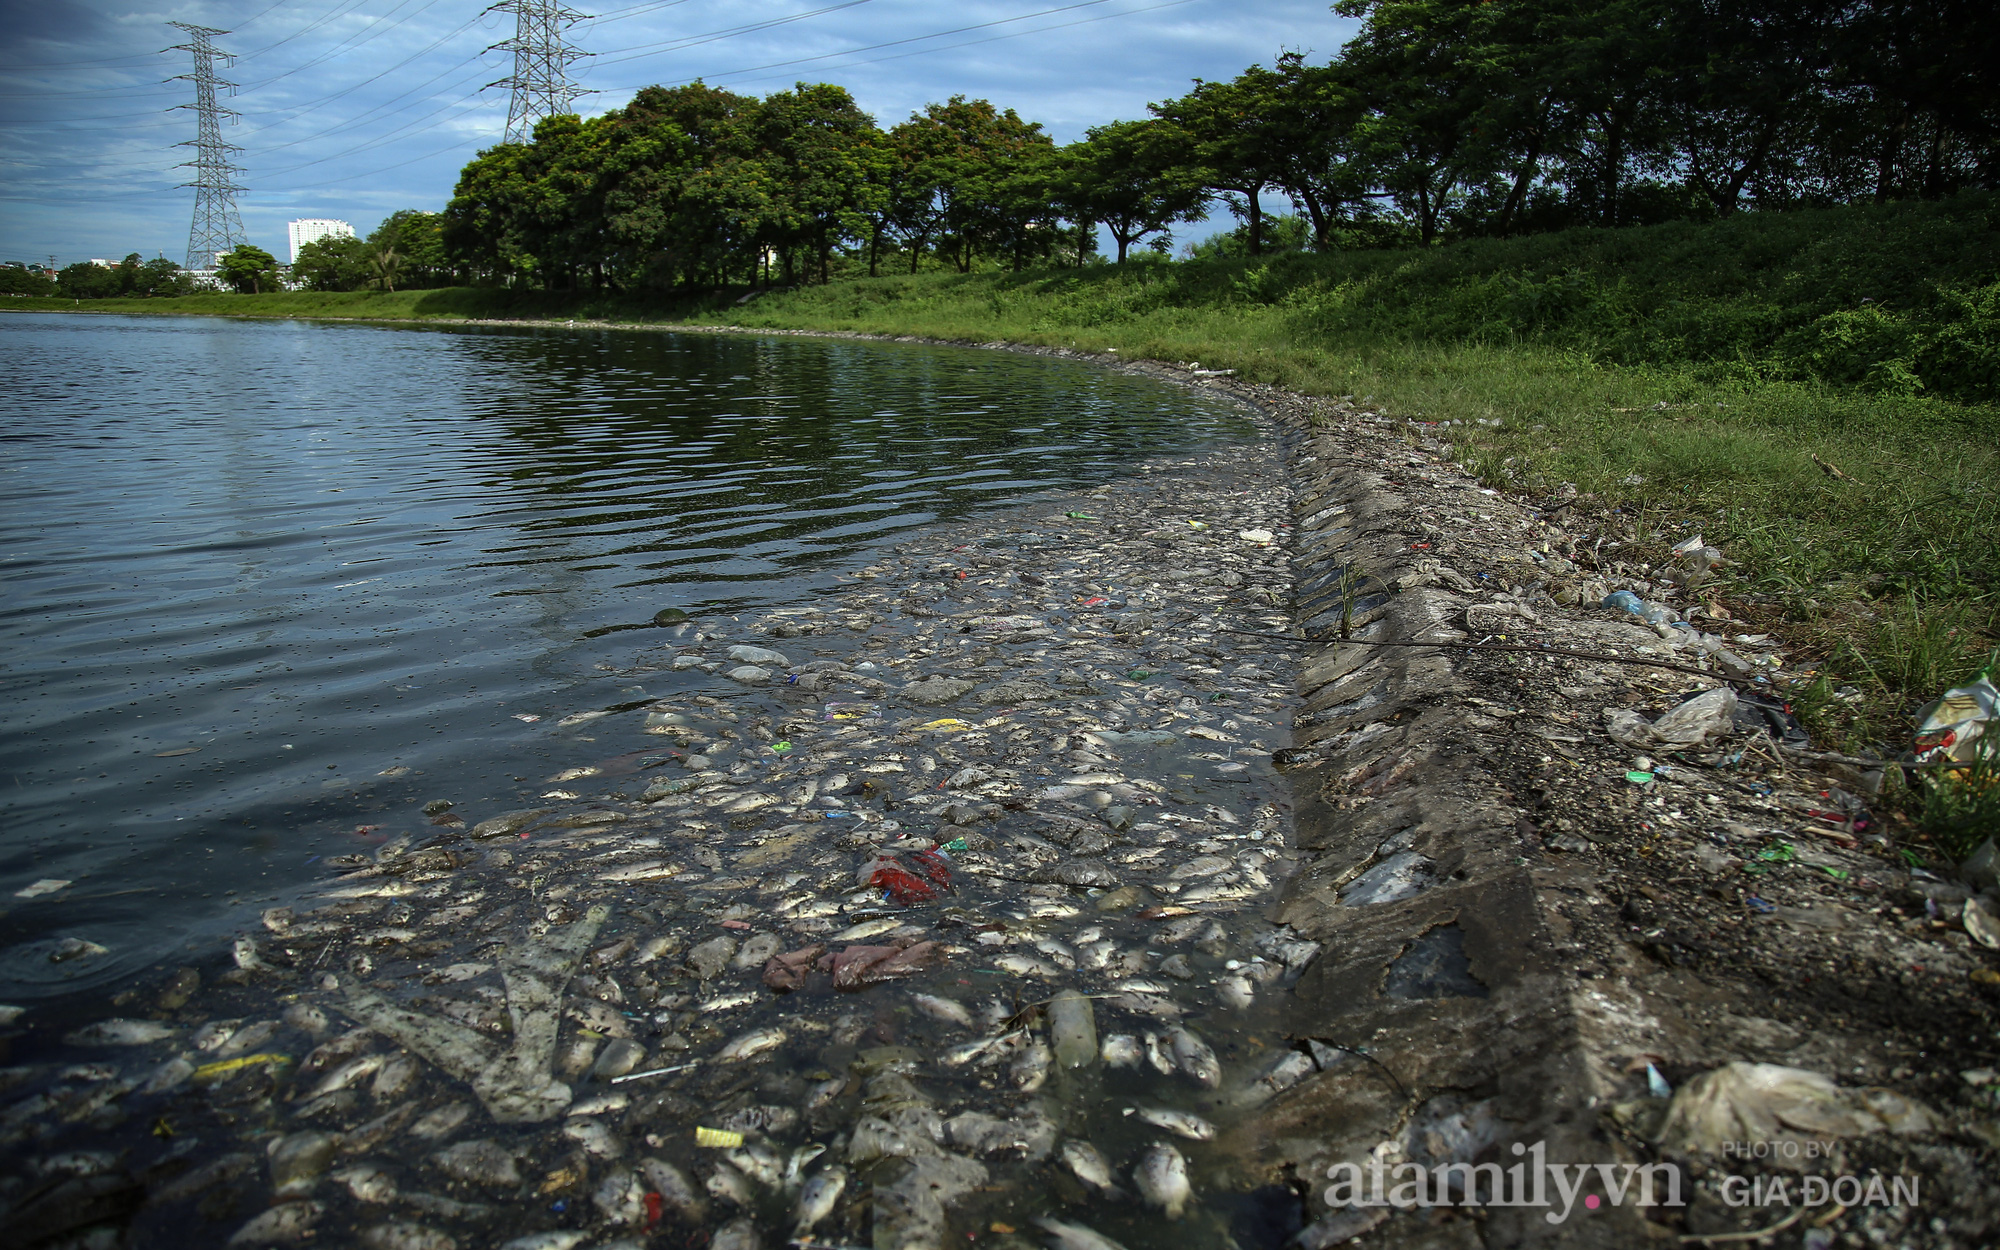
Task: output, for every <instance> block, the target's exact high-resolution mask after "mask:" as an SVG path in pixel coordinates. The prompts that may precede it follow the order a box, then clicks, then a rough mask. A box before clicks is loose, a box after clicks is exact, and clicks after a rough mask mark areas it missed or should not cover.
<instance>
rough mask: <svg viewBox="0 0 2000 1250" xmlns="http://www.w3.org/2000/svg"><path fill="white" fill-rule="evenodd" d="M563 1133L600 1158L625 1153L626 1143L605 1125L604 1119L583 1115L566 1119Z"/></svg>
mask: <svg viewBox="0 0 2000 1250" xmlns="http://www.w3.org/2000/svg"><path fill="white" fill-rule="evenodd" d="M562 1135H563V1136H564V1137H567V1138H569V1139H570V1140H571V1141H573V1142H575V1143H576V1144H577V1145H579V1146H581V1147H583V1149H584V1151H585V1153H587V1154H592V1155H595V1156H597V1157H598V1158H600V1159H616V1158H617V1157H618V1156H619V1155H622V1154H624V1153H625V1146H624V1143H622V1142H620V1141H619V1140H618V1137H617V1135H616V1134H614V1133H612V1131H611V1130H610V1129H608V1128H606V1127H604V1121H602V1120H593V1119H590V1118H588V1117H583V1118H579V1119H572V1120H569V1121H566V1122H565V1123H564V1124H563V1126H562Z"/></svg>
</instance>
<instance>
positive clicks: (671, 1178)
mask: <svg viewBox="0 0 2000 1250" xmlns="http://www.w3.org/2000/svg"><path fill="white" fill-rule="evenodd" d="M639 1174H640V1175H641V1176H643V1177H645V1178H646V1184H647V1185H648V1186H650V1187H651V1189H652V1191H653V1192H654V1193H656V1194H658V1195H660V1197H661V1199H663V1200H664V1201H665V1202H666V1204H667V1205H668V1206H670V1207H673V1208H674V1209H675V1210H677V1211H679V1212H681V1214H683V1215H685V1216H687V1217H688V1218H689V1219H690V1220H693V1221H694V1222H695V1223H697V1224H699V1223H701V1222H702V1221H704V1220H706V1219H707V1218H708V1199H706V1198H704V1197H702V1196H701V1191H700V1190H698V1189H696V1188H695V1187H694V1182H693V1181H692V1180H690V1179H688V1174H687V1173H686V1172H683V1171H681V1170H680V1169H679V1168H677V1167H675V1166H674V1165H673V1164H671V1163H668V1162H667V1161H666V1160H664V1159H652V1158H647V1159H641V1160H639Z"/></svg>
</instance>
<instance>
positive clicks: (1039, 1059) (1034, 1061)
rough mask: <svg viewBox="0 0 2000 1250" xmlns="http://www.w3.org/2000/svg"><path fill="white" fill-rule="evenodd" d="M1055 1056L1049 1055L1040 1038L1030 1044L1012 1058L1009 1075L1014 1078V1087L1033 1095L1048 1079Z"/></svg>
mask: <svg viewBox="0 0 2000 1250" xmlns="http://www.w3.org/2000/svg"><path fill="white" fill-rule="evenodd" d="M1054 1062H1055V1056H1054V1055H1052V1054H1050V1053H1049V1047H1048V1044H1047V1043H1046V1042H1044V1041H1042V1039H1040V1038H1036V1039H1035V1040H1034V1041H1033V1042H1030V1043H1029V1044H1028V1046H1027V1048H1026V1049H1025V1050H1023V1051H1022V1052H1021V1053H1020V1054H1018V1055H1016V1056H1014V1063H1013V1066H1012V1067H1011V1068H1010V1070H1009V1075H1011V1076H1012V1077H1013V1078H1014V1087H1015V1088H1016V1089H1018V1090H1020V1091H1021V1092H1023V1093H1033V1092H1034V1091H1036V1090H1038V1089H1040V1088H1041V1087H1042V1085H1043V1083H1045V1082H1046V1081H1047V1080H1048V1079H1049V1067H1050V1065H1051V1064H1053V1063H1054Z"/></svg>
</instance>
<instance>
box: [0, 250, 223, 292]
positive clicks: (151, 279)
mask: <svg viewBox="0 0 2000 1250" xmlns="http://www.w3.org/2000/svg"><path fill="white" fill-rule="evenodd" d="M193 290H194V280H193V279H192V278H189V277H188V276H187V275H186V274H183V273H182V272H181V267H180V266H179V265H176V264H175V263H174V262H172V261H170V260H167V259H166V258H164V257H155V258H154V259H152V260H142V259H140V256H139V253H137V252H133V253H132V254H130V255H129V256H127V257H126V258H125V259H124V260H121V261H119V262H118V263H117V264H115V265H100V264H98V263H97V262H95V261H78V262H77V263H76V264H74V265H66V266H64V267H63V268H62V269H60V270H58V271H57V272H56V274H55V276H54V277H53V278H51V277H50V276H49V274H48V273H47V272H46V271H44V270H42V269H39V268H30V267H26V266H21V265H6V266H0V295H61V296H64V297H66V298H68V299H116V298H119V297H124V298H128V299H129V298H143V297H146V296H161V297H166V296H173V295H186V294H188V293H190V292H191V291H193Z"/></svg>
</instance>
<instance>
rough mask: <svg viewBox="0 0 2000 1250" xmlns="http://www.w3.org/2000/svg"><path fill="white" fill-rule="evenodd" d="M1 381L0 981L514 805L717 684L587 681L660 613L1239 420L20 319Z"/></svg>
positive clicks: (794, 580) (721, 601)
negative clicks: (426, 821) (587, 721)
mask: <svg viewBox="0 0 2000 1250" xmlns="http://www.w3.org/2000/svg"><path fill="white" fill-rule="evenodd" d="M0 370H4V372H5V375H6V377H7V379H8V381H7V384H6V389H5V391H4V397H0V437H3V438H4V439H5V447H6V455H5V457H4V461H0V576H4V579H5V586H6V594H5V599H4V603H0V648H4V650H0V699H4V711H0V786H3V787H4V795H5V797H4V800H0V904H4V907H0V1001H22V1000H24V999H32V998H36V997H45V996H48V995H51V994H57V993H62V992H67V991H73V990H77V989H80V988H84V987H86V986H94V985H101V984H105V983H107V982H109V981H112V980H114V979H116V978H119V977H121V976H124V975H128V974H130V973H131V972H133V971H136V970H138V969H140V968H143V967H145V966H147V965H150V964H153V963H157V962H159V961H161V960H163V959H166V960H170V959H172V958H173V957H174V954H175V952H176V951H177V950H178V949H180V948H186V947H199V946H202V945H205V944H207V943H209V942H212V941H213V940H214V938H215V937H216V936H217V935H218V934H219V933H221V932H224V931H226V930H228V929H230V928H232V927H235V926H239V925H243V924H246V923H250V922H252V921H253V920H254V917H255V914H256V910H257V909H258V908H261V907H263V906H266V905H268V904H269V903H270V902H271V901H274V900H281V899H283V898H284V897H286V896H288V895H289V894H291V893H292V892H294V891H296V890H297V889H298V888H299V887H300V886H302V885H303V884H305V883H307V882H310V881H312V880H314V879H315V878H316V877H319V876H322V875H324V872H325V867H324V865H323V864H322V865H320V866H318V867H315V865H316V864H318V863H319V861H321V860H323V859H324V858H326V857H328V856H334V855H345V854H352V853H355V852H357V851H366V850H369V849H371V845H370V836H371V835H370V834H369V833H367V832H359V833H357V832H356V830H357V829H359V828H362V827H365V826H368V825H370V824H373V823H375V821H374V820H371V816H374V815H376V814H378V813H383V812H391V811H394V812H407V811H408V810H409V809H410V805H411V804H413V803H422V802H424V801H425V800H426V799H429V798H432V797H437V796H442V795H446V794H449V795H450V796H451V797H452V798H454V799H456V800H457V801H459V802H461V803H478V804H480V805H481V806H487V805H490V804H494V803H498V804H513V805H520V804H521V803H524V802H526V801H528V800H529V799H531V798H532V797H533V795H535V794H536V793H538V792H539V791H540V790H542V789H543V788H545V784H546V780H545V777H544V774H545V772H546V769H545V768H544V767H543V765H544V763H545V757H547V754H548V751H547V750H545V744H547V743H548V742H549V739H548V737H547V733H546V731H547V728H548V727H549V726H550V725H551V724H552V723H553V722H554V721H556V720H558V719H559V718H561V717H562V716H564V715H566V714H569V713H572V712H575V711H578V710H583V709H590V708H602V707H608V706H615V705H617V704H619V703H621V702H631V701H634V700H643V699H647V698H656V697H661V696H665V695H671V694H676V693H685V692H686V691H687V690H688V689H689V688H690V687H693V686H696V685H698V684H700V683H707V682H713V681H715V680H716V679H714V678H711V677H708V676H706V675H705V674H703V673H700V672H698V671H692V672H687V673H680V674H673V675H670V676H669V675H661V676H660V677H659V678H658V679H649V684H647V685H646V686H644V687H635V686H632V685H631V684H630V681H629V679H621V678H618V677H615V676H613V675H611V674H609V673H607V672H605V671H603V669H605V668H615V667H617V665H615V664H610V663H607V660H608V659H610V658H612V657H613V656H614V655H619V654H629V652H630V650H631V643H632V641H633V635H632V634H630V633H627V632H625V631H624V629H622V628H621V627H634V626H645V625H646V624H647V623H648V622H649V621H650V620H651V618H652V616H653V614H654V613H655V612H656V611H658V610H659V609H661V608H666V607H679V608H683V609H690V610H699V611H700V612H702V613H703V614H707V615H727V614H732V613H739V612H743V611H746V610H751V609H755V608H759V607H767V606H770V605H772V604H776V603H782V602H786V601H797V600H800V599H802V598H804V597H807V596H812V595H814V594H819V593H825V592H827V591H828V590H829V589H830V588H831V585H832V579H833V576H834V574H835V573H837V572H839V571H842V570H846V569H851V568H855V567H858V566H860V565H862V564H865V563H866V562H867V560H868V557H869V553H870V552H871V551H873V550H876V549H878V548H879V547H880V546H882V545H883V544H885V543H888V542H891V541H894V540H895V539H896V538H897V537H898V536H899V535H903V534H906V533H908V532H909V531H911V530H914V529H919V528H921V527H924V526H926V525H928V524H931V523H933V522H935V521H938V520H940V519H944V518H950V517H954V516H962V515H965V514H966V513H968V512H970V511H972V510H976V509H980V508H988V507H994V506H997V505H1001V504H1005V503H1009V502H1014V501H1018V500H1020V499H1023V498H1024V497H1027V496H1030V495H1032V494H1034V493H1036V492H1038V491H1044V490H1049V489H1054V488H1070V487H1074V486H1078V485H1083V484H1092V483H1096V482H1101V481H1103V480H1105V479H1106V478H1108V477H1110V476H1113V475H1115V474H1117V473H1118V472H1120V470H1121V468H1122V467H1124V466H1127V465H1131V464H1133V463H1135V462H1136V461H1138V460H1139V459H1140V458H1142V457H1147V456H1154V455H1160V454H1165V453H1171V452H1175V451H1180V450H1186V449H1191V448H1194V447H1198V446H1203V445H1211V444H1214V443H1217V442H1223V441H1228V440H1234V439H1240V438H1242V437H1244V436H1246V434H1247V433H1248V430H1249V427H1248V426H1247V424H1246V423H1245V422H1244V421H1243V419H1242V417H1241V416H1240V414H1239V413H1238V411H1237V410H1235V409H1234V408H1233V407H1231V406H1229V405H1227V404H1226V403H1224V402H1222V401H1220V400H1216V399H1212V398H1205V397H1203V396H1200V395H1196V394H1191V393H1189V392H1186V391H1182V390H1180V389H1177V388H1174V387H1171V386H1168V385H1166V384H1164V383H1157V382H1153V381H1150V380H1147V379H1143V378H1133V377H1127V376H1123V375H1119V374H1114V373H1108V372H1105V371H1102V370H1098V369H1093V368H1090V367H1087V366H1083V365H1078V364H1072V363H1066V362H1061V361H1050V360H1043V359H1035V358H1029V357H1021V356H1014V355H1009V354H1005V353H997V352H980V351H974V350H960V349H948V348H934V347H924V346H917V345H908V344H864V343H851V342H839V341H818V340H809V339H793V338H750V337H740V336H715V337H703V336H689V335H677V334H665V333H651V332H620V331H563V330H555V329H505V330H501V329H484V330H482V329H455V330H441V329H429V328H424V329H416V328H391V327H383V326H363V325H332V324H313V323H303V322H237V321H223V320H213V319H202V318H166V317H161V318H128V317H98V316H90V317H79V316H63V315H39V314H30V315H12V316H6V317H0ZM523 718H541V719H539V720H529V719H523ZM564 758H567V756H565V757H564ZM399 770H407V771H399ZM385 773H388V774H392V775H386V776H385V775H384V774H385ZM62 881H66V882H69V884H68V885H65V886H60V887H57V886H45V887H43V892H40V893H37V892H36V888H37V887H36V883H38V882H62ZM22 891H27V892H29V894H28V896H27V897H22V896H21V894H20V892H22ZM67 939H81V940H83V941H86V942H90V943H94V944H97V945H99V946H102V947H104V948H105V953H103V954H92V955H88V956H84V957H79V958H74V959H60V960H52V959H51V955H52V954H58V953H60V952H61V951H62V949H63V947H62V944H63V943H64V941H65V940H67Z"/></svg>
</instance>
